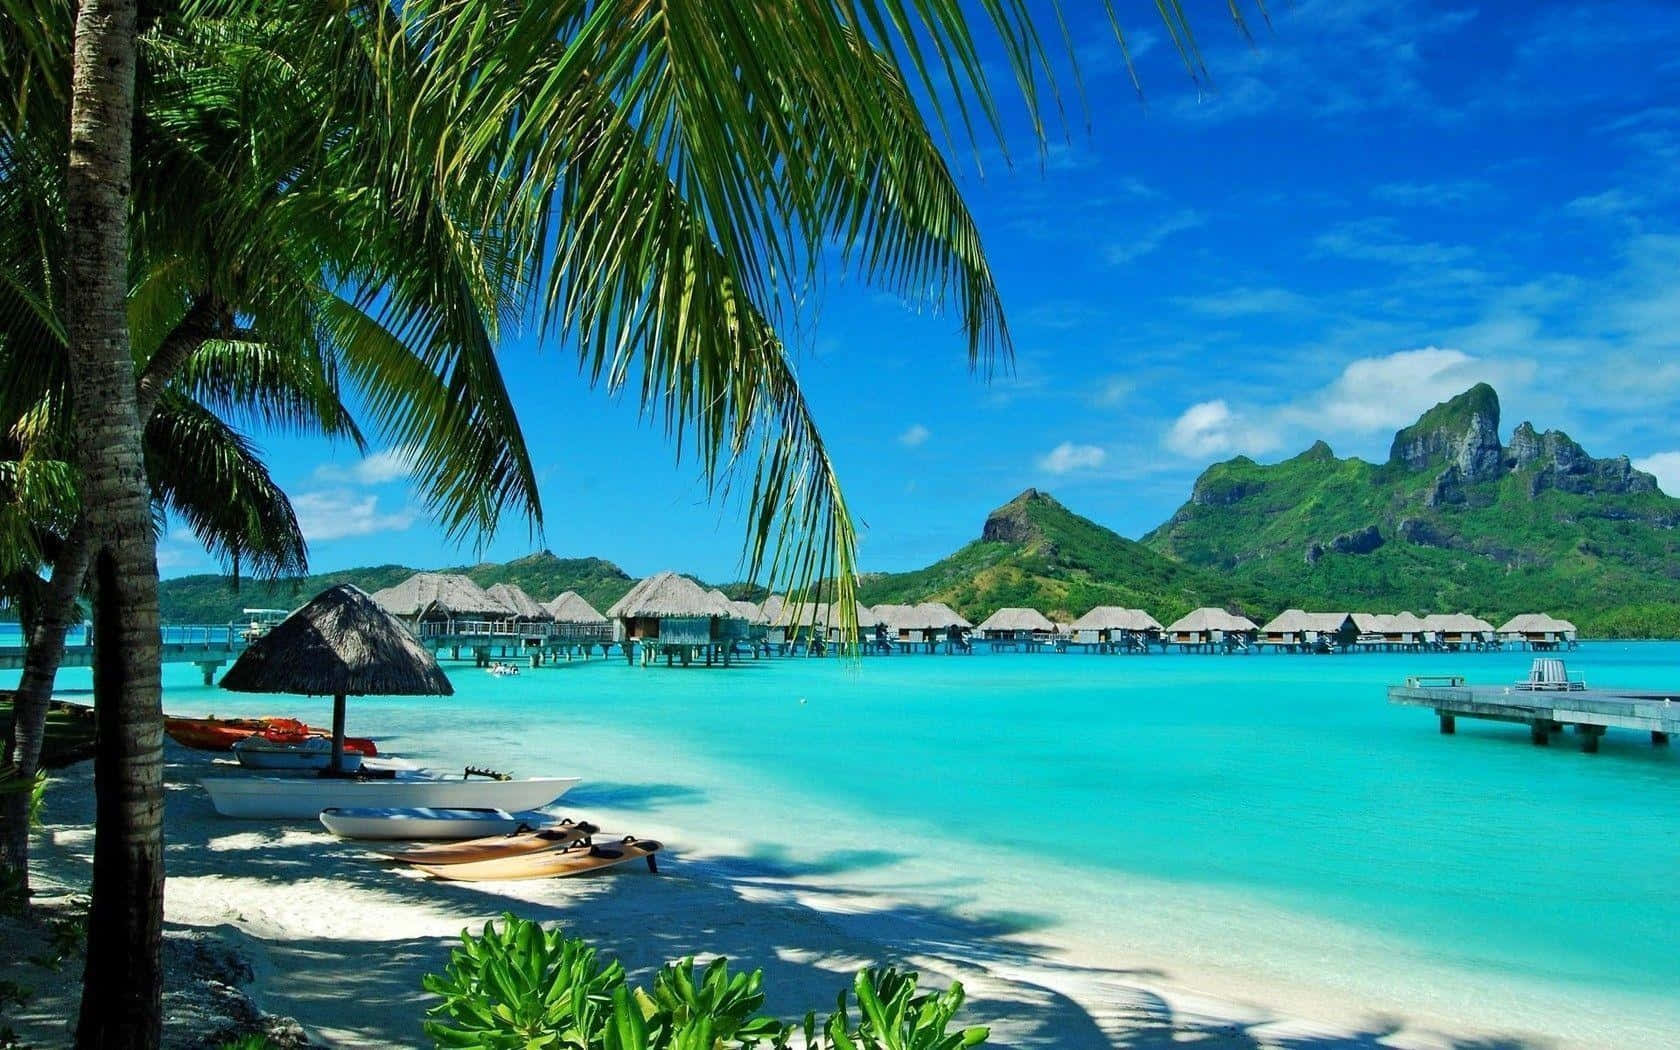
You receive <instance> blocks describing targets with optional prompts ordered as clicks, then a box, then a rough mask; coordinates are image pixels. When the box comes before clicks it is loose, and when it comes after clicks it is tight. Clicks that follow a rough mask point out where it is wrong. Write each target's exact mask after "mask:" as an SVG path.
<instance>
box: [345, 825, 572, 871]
mask: <svg viewBox="0 0 1680 1050" xmlns="http://www.w3.org/2000/svg"><path fill="white" fill-rule="evenodd" d="M321 818H322V822H323V823H325V821H326V814H325V813H323V814H321ZM600 830H601V829H600V828H598V827H596V826H595V825H593V824H591V823H589V822H588V821H576V822H574V821H570V820H562V821H560V822H558V823H554V824H548V825H545V826H543V827H540V828H532V827H526V828H523V829H519V830H514V831H510V832H508V833H507V834H505V835H488V836H485V837H484V838H477V839H469V840H467V841H466V842H451V843H449V844H448V845H446V846H419V847H416V848H414V849H406V850H398V851H396V852H394V853H390V854H387V856H389V857H390V858H391V859H392V860H395V861H400V862H401V863H403V864H469V863H472V862H474V861H481V860H498V859H501V858H503V857H522V856H526V855H527V854H531V853H543V852H546V851H548V850H557V849H565V848H566V847H568V846H574V845H576V844H578V843H579V842H587V841H588V840H589V836H591V835H593V834H595V833H596V832H597V831H600Z"/></svg>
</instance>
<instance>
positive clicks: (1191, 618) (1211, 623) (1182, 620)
mask: <svg viewBox="0 0 1680 1050" xmlns="http://www.w3.org/2000/svg"><path fill="white" fill-rule="evenodd" d="M1167 630H1168V631H1171V632H1174V633H1184V634H1191V633H1195V632H1199V631H1256V630H1259V628H1258V627H1256V626H1255V625H1254V621H1253V620H1250V619H1249V618H1248V617H1246V616H1236V615H1233V614H1231V613H1228V612H1226V611H1225V610H1224V609H1215V608H1212V607H1211V606H1210V607H1207V608H1202V609H1196V610H1194V611H1192V612H1188V613H1185V614H1184V615H1183V616H1180V617H1179V618H1178V619H1176V620H1174V621H1173V622H1172V623H1170V624H1168V625H1167Z"/></svg>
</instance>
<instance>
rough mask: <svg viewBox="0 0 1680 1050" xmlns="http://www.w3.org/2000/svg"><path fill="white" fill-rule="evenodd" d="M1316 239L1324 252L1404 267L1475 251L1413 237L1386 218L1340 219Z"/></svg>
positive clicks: (1447, 262)
mask: <svg viewBox="0 0 1680 1050" xmlns="http://www.w3.org/2000/svg"><path fill="white" fill-rule="evenodd" d="M1313 243H1314V245H1315V246H1316V247H1317V248H1318V250H1319V252H1320V253H1322V254H1324V255H1334V256H1337V257H1339V258H1343V259H1355V260H1358V261H1360V262H1379V263H1389V264H1392V265H1394V266H1401V267H1420V268H1433V267H1445V266H1451V265H1453V264H1455V263H1461V262H1465V261H1467V260H1468V259H1470V258H1471V257H1472V256H1473V255H1474V254H1475V253H1474V252H1473V251H1472V250H1471V249H1470V247H1469V246H1468V245H1463V244H1442V243H1441V242H1439V241H1414V240H1412V239H1411V238H1409V237H1407V236H1406V235H1405V234H1404V233H1402V232H1401V231H1400V230H1398V229H1397V228H1396V227H1395V225H1394V224H1393V223H1392V222H1390V221H1389V220H1387V219H1353V220H1350V221H1348V222H1340V223H1337V224H1336V225H1334V226H1332V227H1330V229H1328V230H1326V231H1325V232H1323V233H1321V234H1319V235H1318V237H1317V238H1316V239H1315V240H1314V241H1313Z"/></svg>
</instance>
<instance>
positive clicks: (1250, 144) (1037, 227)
mask: <svg viewBox="0 0 1680 1050" xmlns="http://www.w3.org/2000/svg"><path fill="white" fill-rule="evenodd" d="M1153 6H1154V5H1153V4H1152V3H1146V2H1143V0H1116V7H1117V9H1118V10H1119V11H1120V12H1121V15H1122V20H1123V25H1125V26H1126V28H1127V30H1128V40H1129V43H1130V44H1131V47H1132V51H1133V54H1134V56H1135V57H1136V60H1137V73H1138V76H1139V78H1140V80H1141V82H1142V92H1141V95H1140V93H1139V92H1138V91H1137V90H1135V89H1134V87H1133V85H1132V81H1131V79H1130V77H1129V76H1128V74H1127V71H1126V69H1125V66H1124V63H1123V62H1122V61H1121V60H1120V55H1119V52H1118V49H1117V48H1116V47H1115V45H1114V43H1113V37H1112V35H1111V33H1110V31H1109V30H1108V29H1107V23H1106V20H1105V18H1104V16H1103V15H1102V13H1101V5H1100V4H1097V3H1095V2H1093V0H1065V7H1066V8H1067V10H1068V11H1069V12H1070V24H1071V28H1072V33H1073V35H1074V37H1075V40H1076V53H1077V55H1078V61H1079V66H1080V69H1081V72H1082V74H1083V81H1084V96H1085V98H1084V103H1083V105H1081V103H1080V102H1079V100H1078V99H1077V98H1076V97H1075V96H1074V94H1073V92H1072V90H1071V86H1070V85H1067V84H1064V89H1065V91H1064V94H1065V96H1066V98H1065V102H1066V112H1067V114H1068V119H1067V121H1066V125H1067V126H1066V127H1052V129H1051V135H1050V139H1049V142H1048V144H1047V145H1046V147H1045V149H1044V150H1043V151H1042V153H1041V152H1039V151H1038V150H1036V149H1035V146H1034V143H1033V141H1032V137H1031V135H1030V134H1029V133H1028V131H1027V128H1026V124H1025V121H1024V120H1023V119H1021V117H1020V114H1019V113H1013V112H1012V114H1011V116H1010V118H1009V120H1010V122H1009V132H1008V137H1009V153H1010V156H1011V157H1012V159H1013V163H1012V164H1011V163H1006V162H1005V161H1004V159H1003V150H1002V149H1000V148H999V147H998V146H997V145H996V144H994V143H982V145H981V148H980V149H979V150H978V159H979V162H980V163H979V168H980V169H983V170H977V165H976V162H975V156H974V154H973V152H971V151H969V150H967V149H966V148H964V149H963V150H961V151H954V152H953V153H952V160H953V164H954V165H955V167H956V168H957V170H958V174H959V179H960V184H961V188H962V190H963V192H964V194H965V196H966V198H967V200H968V202H969V206H970V208H971V210H972V212H973V214H974V217H975V220H976V222H977V224H978V226H979V228H980V231H981V234H982V236H983V238H984V242H985V247H986V250H987V254H988V256H989V259H990V262H991V265H992V269H993V271H994V274H995V277H996V280H997V282H998V285H999V288H1000V291H1001V293H1002V296H1003V300H1004V305H1005V309H1006V311H1007V315H1008V318H1009V323H1010V326H1011V331H1012V334H1013V341H1014V356H1013V361H1012V363H1010V364H1009V365H1007V366H1004V367H1000V369H999V371H998V373H997V374H995V375H994V376H993V377H992V378H991V379H990V380H989V381H987V380H986V379H985V378H984V377H983V376H979V375H976V374H975V373H973V372H971V371H970V369H969V368H968V364H967V360H966V354H965V343H964V340H963V338H962V336H961V333H960V332H959V331H958V328H957V324H956V322H955V321H954V320H953V319H952V318H951V317H950V316H948V315H946V316H940V315H939V314H937V313H932V312H917V311H915V310H912V309H911V308H909V307H907V306H906V305H905V303H904V302H903V301H902V300H901V299H899V298H898V297H897V296H896V295H894V294H892V293H891V292H890V291H889V290H883V289H879V288H871V287H869V286H868V285H867V284H864V283H862V282H860V281H859V280H858V279H857V277H856V275H846V274H843V273H838V272H836V273H833V274H830V275H829V277H828V280H827V282H826V284H825V286H824V288H823V289H822V292H821V296H820V298H819V299H818V300H817V301H815V302H814V303H813V305H812V307H811V310H810V313H809V316H808V318H807V319H806V323H805V324H804V325H802V326H801V330H800V331H799V332H798V333H796V334H793V335H792V336H791V338H790V342H791V343H792V344H793V347H794V350H795V352H796V353H797V355H798V368H799V377H800V380H801V383H802V385H803V386H804V388H805V391H806V394H807V396H808V397H809V399H810V401H811V403H812V406H813V409H814V411H815V413H816V417H817V419H818V421H819V423H820V424H821V426H822V428H823V432H824V434H825V437H826V439H827V441H828V444H829V446H830V449H831V451H832V452H833V455H834V457H835V460H836V463H837V465H838V467H839V470H840V474H841V478H842V481H843V482H844V485H845V491H846V494H847V497H848V500H849V503H850V505H851V508H852V511H853V513H854V515H855V516H856V517H857V518H858V520H859V524H860V531H861V536H862V540H861V545H860V548H859V557H860V564H861V567H862V568H863V569H865V570H866V571H867V570H874V571H900V570H906V569H913V568H918V567H921V566H923V565H926V564H928V563H930V562H932V561H935V560H937V559H939V558H941V557H944V556H945V555H947V554H949V553H951V552H952V551H954V550H956V549H957V548H958V547H960V546H961V545H962V544H964V543H966V542H968V541H969V540H972V539H974V538H976V537H978V535H979V533H980V528H981V525H982V523H983V522H984V520H985V517H986V514H987V512H988V511H990V510H991V509H992V508H994V507H996V506H998V505H1000V504H1002V503H1004V502H1006V501H1008V500H1009V499H1010V498H1012V497H1013V496H1015V495H1016V494H1017V493H1019V492H1020V491H1021V490H1022V489H1024V488H1027V487H1029V486H1034V487H1037V488H1040V489H1042V490H1046V491H1049V492H1051V493H1052V494H1053V495H1055V496H1056V497H1057V498H1058V499H1060V500H1061V501H1062V502H1063V503H1065V504H1066V505H1068V506H1069V507H1070V508H1072V509H1073V510H1075V511H1077V512H1079V513H1081V514H1084V515H1086V516H1087V517H1090V518H1093V519H1095V520H1096V521H1098V522H1101V523H1102V524H1104V525H1107V526H1109V527H1110V528H1113V529H1115V530H1116V531H1118V532H1120V533H1122V534H1124V535H1127V536H1133V537H1136V536H1140V535H1142V534H1143V533H1145V532H1147V531H1148V530H1149V529H1151V528H1153V527H1154V526H1156V525H1158V524H1160V523H1161V522H1162V521H1164V520H1165V519H1166V518H1168V517H1169V516H1170V515H1171V514H1172V513H1173V512H1174V510H1176V509H1177V508H1178V507H1179V506H1180V505H1181V504H1182V503H1183V502H1184V501H1185V499H1186V498H1187V497H1188V495H1189V492H1190V486H1191V484H1192V483H1193V481H1194V480H1195V478H1196V476H1197V475H1198V474H1199V473H1200V472H1201V471H1202V470H1203V469H1205V468H1206V467H1207V466H1208V465H1209V464H1210V463H1213V462H1216V461H1219V460H1223V459H1227V458H1229V457H1231V456H1234V455H1238V454H1243V455H1248V456H1251V457H1253V458H1255V459H1258V460H1261V461H1273V460H1277V459H1282V458H1286V457H1288V456H1291V455H1293V454H1295V453H1297V452H1299V451H1301V450H1302V449H1304V448H1306V447H1307V446H1308V445H1310V444H1311V443H1312V442H1313V441H1314V440H1317V439H1320V438H1322V439H1324V440H1326V441H1328V442H1329V443H1330V444H1331V446H1332V447H1333V448H1334V449H1335V451H1336V453H1337V454H1338V455H1343V456H1346V455H1358V456H1361V457H1364V458H1367V459H1375V460H1380V459H1382V458H1384V457H1386V455H1387V451H1388V445H1389V442H1390V440H1391V439H1392V437H1393V433H1394V431H1395V430H1396V429H1398V428H1399V427H1401V426H1404V425H1406V424H1407V423H1409V422H1411V421H1412V420H1414V419H1415V418H1416V417H1417V416H1418V415H1419V414H1420V413H1421V412H1422V411H1423V410H1425V409H1427V408H1428V407H1429V406H1431V405H1433V404H1435V403H1436V402H1438V401H1441V400H1443V399H1445V398H1447V397H1450V396H1451V395H1453V394H1455V393H1458V392H1460V391H1462V390H1464V389H1466V388H1468V387H1469V386H1470V385H1472V384H1473V383H1475V382H1478V381H1484V380H1485V381H1487V382H1490V383H1492V384H1493V385H1494V387H1495V388H1496V389H1497V390H1498V392H1499V394H1500V399H1501V403H1502V406H1503V423H1502V427H1501V430H1502V433H1503V435H1504V436H1505V437H1507V438H1508V437H1509V434H1510V431H1511V429H1512V428H1513V427H1514V426H1515V425H1516V424H1517V423H1518V422H1520V421H1522V420H1524V419H1528V420H1532V421H1533V422H1534V423H1535V425H1536V426H1537V427H1539V428H1540V429H1542V430H1544V429H1548V428H1556V429H1561V430H1564V431H1566V432H1568V433H1569V434H1570V435H1571V436H1572V437H1574V438H1575V439H1576V440H1578V441H1580V442H1581V443H1582V444H1583V445H1585V446H1586V448H1587V450H1588V451H1589V452H1591V453H1593V454H1594V455H1598V456H1611V455H1621V454H1626V455H1629V456H1631V457H1632V458H1633V459H1634V461H1635V463H1636V465H1639V466H1641V467H1643V468H1644V469H1648V470H1651V471H1653V472H1654V473H1656V475H1657V476H1658V479H1659V482H1660V483H1661V485H1662V486H1663V488H1664V490H1665V491H1667V492H1670V493H1676V494H1680V412H1677V411H1676V409H1677V408H1680V353H1677V350H1680V281H1677V280H1676V276H1677V274H1680V221H1677V211H1676V204H1677V203H1680V199H1677V198H1680V180H1677V179H1676V178H1675V173H1676V162H1677V161H1680V101H1677V100H1680V5H1675V4H1672V3H1640V2H1621V3H1535V2H1532V0H1530V2H1523V3H1508V2H1503V0H1500V2H1486V3H1481V4H1477V5H1469V4H1466V5H1463V6H1458V5H1449V4H1440V3H1427V4H1405V3H1395V2H1393V0H1294V2H1293V3H1271V4H1269V5H1268V8H1269V13H1270V16H1271V20H1270V24H1269V25H1267V24H1265V23H1263V22H1257V23H1256V24H1255V25H1254V26H1253V36H1252V40H1244V38H1243V36H1242V35H1241V34H1240V33H1239V32H1237V31H1236V30H1235V29H1234V28H1233V27H1232V24H1231V22H1230V21H1229V19H1228V17H1227V16H1226V15H1225V13H1224V3H1223V0H1220V2H1217V3H1214V2H1209V0H1197V2H1192V3H1189V4H1188V5H1187V7H1188V9H1189V11H1190V13H1191V16H1192V19H1193V22H1194V25H1195V26H1196V28H1197V32H1198V34H1199V39H1200V43H1201V46H1202V51H1203V55H1204V58H1205V61H1206V64H1207V67H1208V70H1209V72H1210V73H1211V82H1201V83H1197V82H1195V81H1193V80H1192V79H1191V78H1190V77H1189V76H1187V75H1186V73H1185V70H1184V68H1183V66H1182V65H1181V64H1180V63H1179V61H1178V58H1177V55H1176V54H1175V52H1174V50H1173V49H1172V47H1171V46H1170V45H1169V44H1168V43H1167V41H1166V39H1165V36H1164V34H1162V33H1161V32H1160V31H1159V29H1158V28H1157V25H1158V23H1153V22H1152V21H1151V20H1152V19H1153V18H1154V16H1153V14H1152V11H1153ZM995 90H996V92H997V94H998V96H999V97H1000V99H1008V98H1010V97H1012V96H1011V95H1010V91H1011V87H1010V85H1009V83H1008V81H1006V80H999V81H997V83H996V85H995ZM501 360H502V364H503V368H504V371H505V373H506V375H507V377H508V379H509V382H510V384H511V386H512V388H513V396H514V399H515V402H516V405H517V408H518V411H519V415H520V419H521V422H522V425H523V427H524V431H525V435H526V439H527V441H528V443H529V445H530V447H531V449H532V454H533V457H534V460H535V466H536V469H537V471H538V473H539V476H540V478H541V488H542V499H543V510H544V521H543V525H542V528H541V529H540V531H534V530H532V529H531V528H530V527H528V525H527V523H524V522H522V521H513V520H509V521H507V522H505V523H504V524H503V526H502V527H501V529H500V530H499V531H498V532H497V534H496V535H495V536H493V537H490V538H489V539H487V540H483V541H477V542H475V541H470V540H469V541H468V542H466V543H465V544H457V543H452V542H449V541H446V540H445V538H444V536H443V533H442V531H441V530H440V529H438V528H437V527H436V526H435V525H433V524H432V523H431V522H430V521H429V519H428V516H427V513H426V510H425V508H424V507H423V505H421V503H420V502H419V501H418V500H417V498H416V497H415V495H414V493H413V492H412V491H411V489H410V486H409V485H408V483H407V479H406V476H405V473H404V469H403V466H404V457H403V454H402V450H401V449H398V448H392V447H391V446H389V445H388V444H380V443H378V442H377V439H376V441H375V444H374V447H373V448H371V449H370V450H369V453H370V454H369V455H367V456H366V457H365V458H364V457H363V456H360V455H358V454H357V453H356V451H355V450H354V449H352V448H349V447H345V446H339V447H333V446H331V445H328V444H325V443H323V442H320V441H316V440H309V439H303V438H298V437H295V436H288V435H283V434H266V433H261V432H258V433H254V434H253V435H252V436H253V437H254V438H255V440H256V441H257V443H258V444H259V445H260V446H261V447H262V448H263V449H264V451H265V453H266V454H267V456H268V458H269V460H270V462H271V465H272V469H273V471H274V474H275V477H276V479H277V480H278V481H279V482H280V483H281V485H282V486H283V487H284V488H285V489H286V491H287V492H288V493H289V494H290V496H291V497H292V499H293V501H294V505H295V506H296V508H297V511H298V514H299V517H300V520H301V521H302V523H303V525H304V529H305V532H306V534H307V535H308V537H309V539H310V554H311V567H312V568H313V569H315V570H317V571H327V570H333V569H341V568H348V567H352V566H356V565H366V564H383V563H390V562H399V563H403V564H409V565H413V566H422V567H441V566H446V565H456V564H464V563H471V562H474V561H478V560H482V559H493V560H503V559H507V558H512V557H517V556H519V555H522V554H526V553H529V552H531V551H533V550H536V549H539V548H543V547H546V548H548V549H551V550H553V551H554V552H555V553H557V554H559V555H561V556H563V557H582V556H597V557H602V558H607V559H609V560H611V561H614V562H616V563H617V564H618V565H620V566H621V567H623V568H624V569H625V570H626V571H627V572H629V573H631V574H632V575H635V576H641V575H646V574H649V573H652V572H656V571H659V570H661V569H665V568H676V569H679V570H682V571H687V572H691V573H694V574H697V575H699V576H701V577H702V578H705V579H707V580H710V581H725V580H731V579H735V578H738V576H739V575H740V552H741V544H742V537H743V534H744V529H745V525H744V518H743V516H742V513H741V508H740V506H739V503H738V501H736V502H731V501H727V500H717V499H712V498H710V497H709V495H708V492H707V489H706V487H705V485H704V484H703V483H702V482H701V480H700V478H699V471H698V467H697V466H696V465H695V464H694V463H693V462H692V461H688V462H680V461H678V460H677V458H676V453H675V449H674V446H673V445H672V443H671V442H670V441H669V440H668V439H667V438H666V436H665V435H664V434H663V432H662V431H660V430H659V429H658V428H657V427H655V426H652V425H649V424H646V423H644V422H643V421H642V420H641V419H640V418H639V416H638V411H637V406H636V404H635V403H634V402H633V401H627V400H622V399H620V400H614V399H610V398H609V397H607V396H606V395H605V394H603V393H602V392H600V391H597V390H592V389H590V388H589V386H588V384H587V383H586V382H585V381H584V380H583V379H582V378H580V376H579V374H578V371H577V366H576V358H575V354H573V353H572V352H571V351H570V350H569V349H568V348H567V347H565V346H539V345H537V344H536V342H535V340H534V339H532V338H530V337H529V336H526V335H522V334H516V335H514V336H513V337H511V338H509V339H507V340H506V341H505V343H504V345H503V347H502V350H501ZM159 558H160V567H161V569H162V571H163V574H164V575H165V576H177V575H183V574H187V573H194V572H206V571H215V569H216V565H215V562H214V561H213V560H212V559H210V558H209V557H207V556H206V555H205V554H204V552H203V550H202V548H201V547H199V546H198V544H197V543H196V542H194V540H193V539H192V537H191V535H190V534H189V533H187V532H186V530H185V529H183V528H181V527H179V526H178V525H177V526H175V527H173V528H172V529H171V530H170V532H169V533H168V535H166V536H165V537H164V539H163V540H162V541H161V543H160V549H159ZM542 597H548V596H542Z"/></svg>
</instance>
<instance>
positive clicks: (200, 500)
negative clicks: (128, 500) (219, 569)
mask: <svg viewBox="0 0 1680 1050" xmlns="http://www.w3.org/2000/svg"><path fill="white" fill-rule="evenodd" d="M145 443H146V468H147V473H148V474H149V476H150V477H151V478H152V497H153V500H154V502H155V503H156V504H157V505H158V506H159V508H167V509H168V510H170V511H171V512H173V513H174V514H176V515H178V516H179V517H180V518H181V519H182V520H183V521H185V522H186V524H187V526H188V527H189V528H190V529H191V530H192V532H193V535H194V536H196V537H197V538H198V540H199V542H201V543H203V544H204V546H205V548H206V549H207V550H208V551H210V553H211V554H212V555H214V556H215V557H217V558H219V559H221V560H222V561H223V563H224V564H226V565H227V566H229V567H230V568H244V569H247V570H248V571H250V572H252V573H253V574H255V575H257V576H260V577H275V576H282V575H286V576H301V575H303V574H304V573H306V572H308V571H309V564H308V554H307V550H306V545H305V540H304V536H303V531H302V529H301V528H300V527H299V525H298V521H297V515H296V514H295V513H294V512H293V510H292V505H291V502H290V501H289V500H288V499H287V498H286V494H285V493H284V492H283V491H281V489H280V487H279V486H278V485H276V484H275V483H274V479H273V478H272V477H270V476H269V473H268V468H267V467H265V466H264V465H263V463H262V460H261V458H260V457H259V456H258V455H257V452H256V449H255V448H253V447H252V445H251V443H250V442H249V441H247V440H246V439H245V437H244V436H243V435H241V434H239V433H238V432H237V431H235V430H234V429H233V428H231V427H229V426H228V425H227V424H225V423H223V422H222V421H221V420H219V419H217V418H216V417H215V416H214V415H213V414H211V413H210V412H209V411H207V410H205V409H204V408H203V407H202V406H200V405H198V404H196V403H194V402H193V401H192V400H190V399H188V398H186V397H184V396H182V395H181V394H179V393H178V392H175V391H172V390H171V391H165V392H164V393H163V395H162V396H161V397H159V399H158V405H157V409H156V410H155V411H154V412H153V413H152V418H151V420H150V421H149V422H148V423H147V424H146V436H145Z"/></svg>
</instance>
